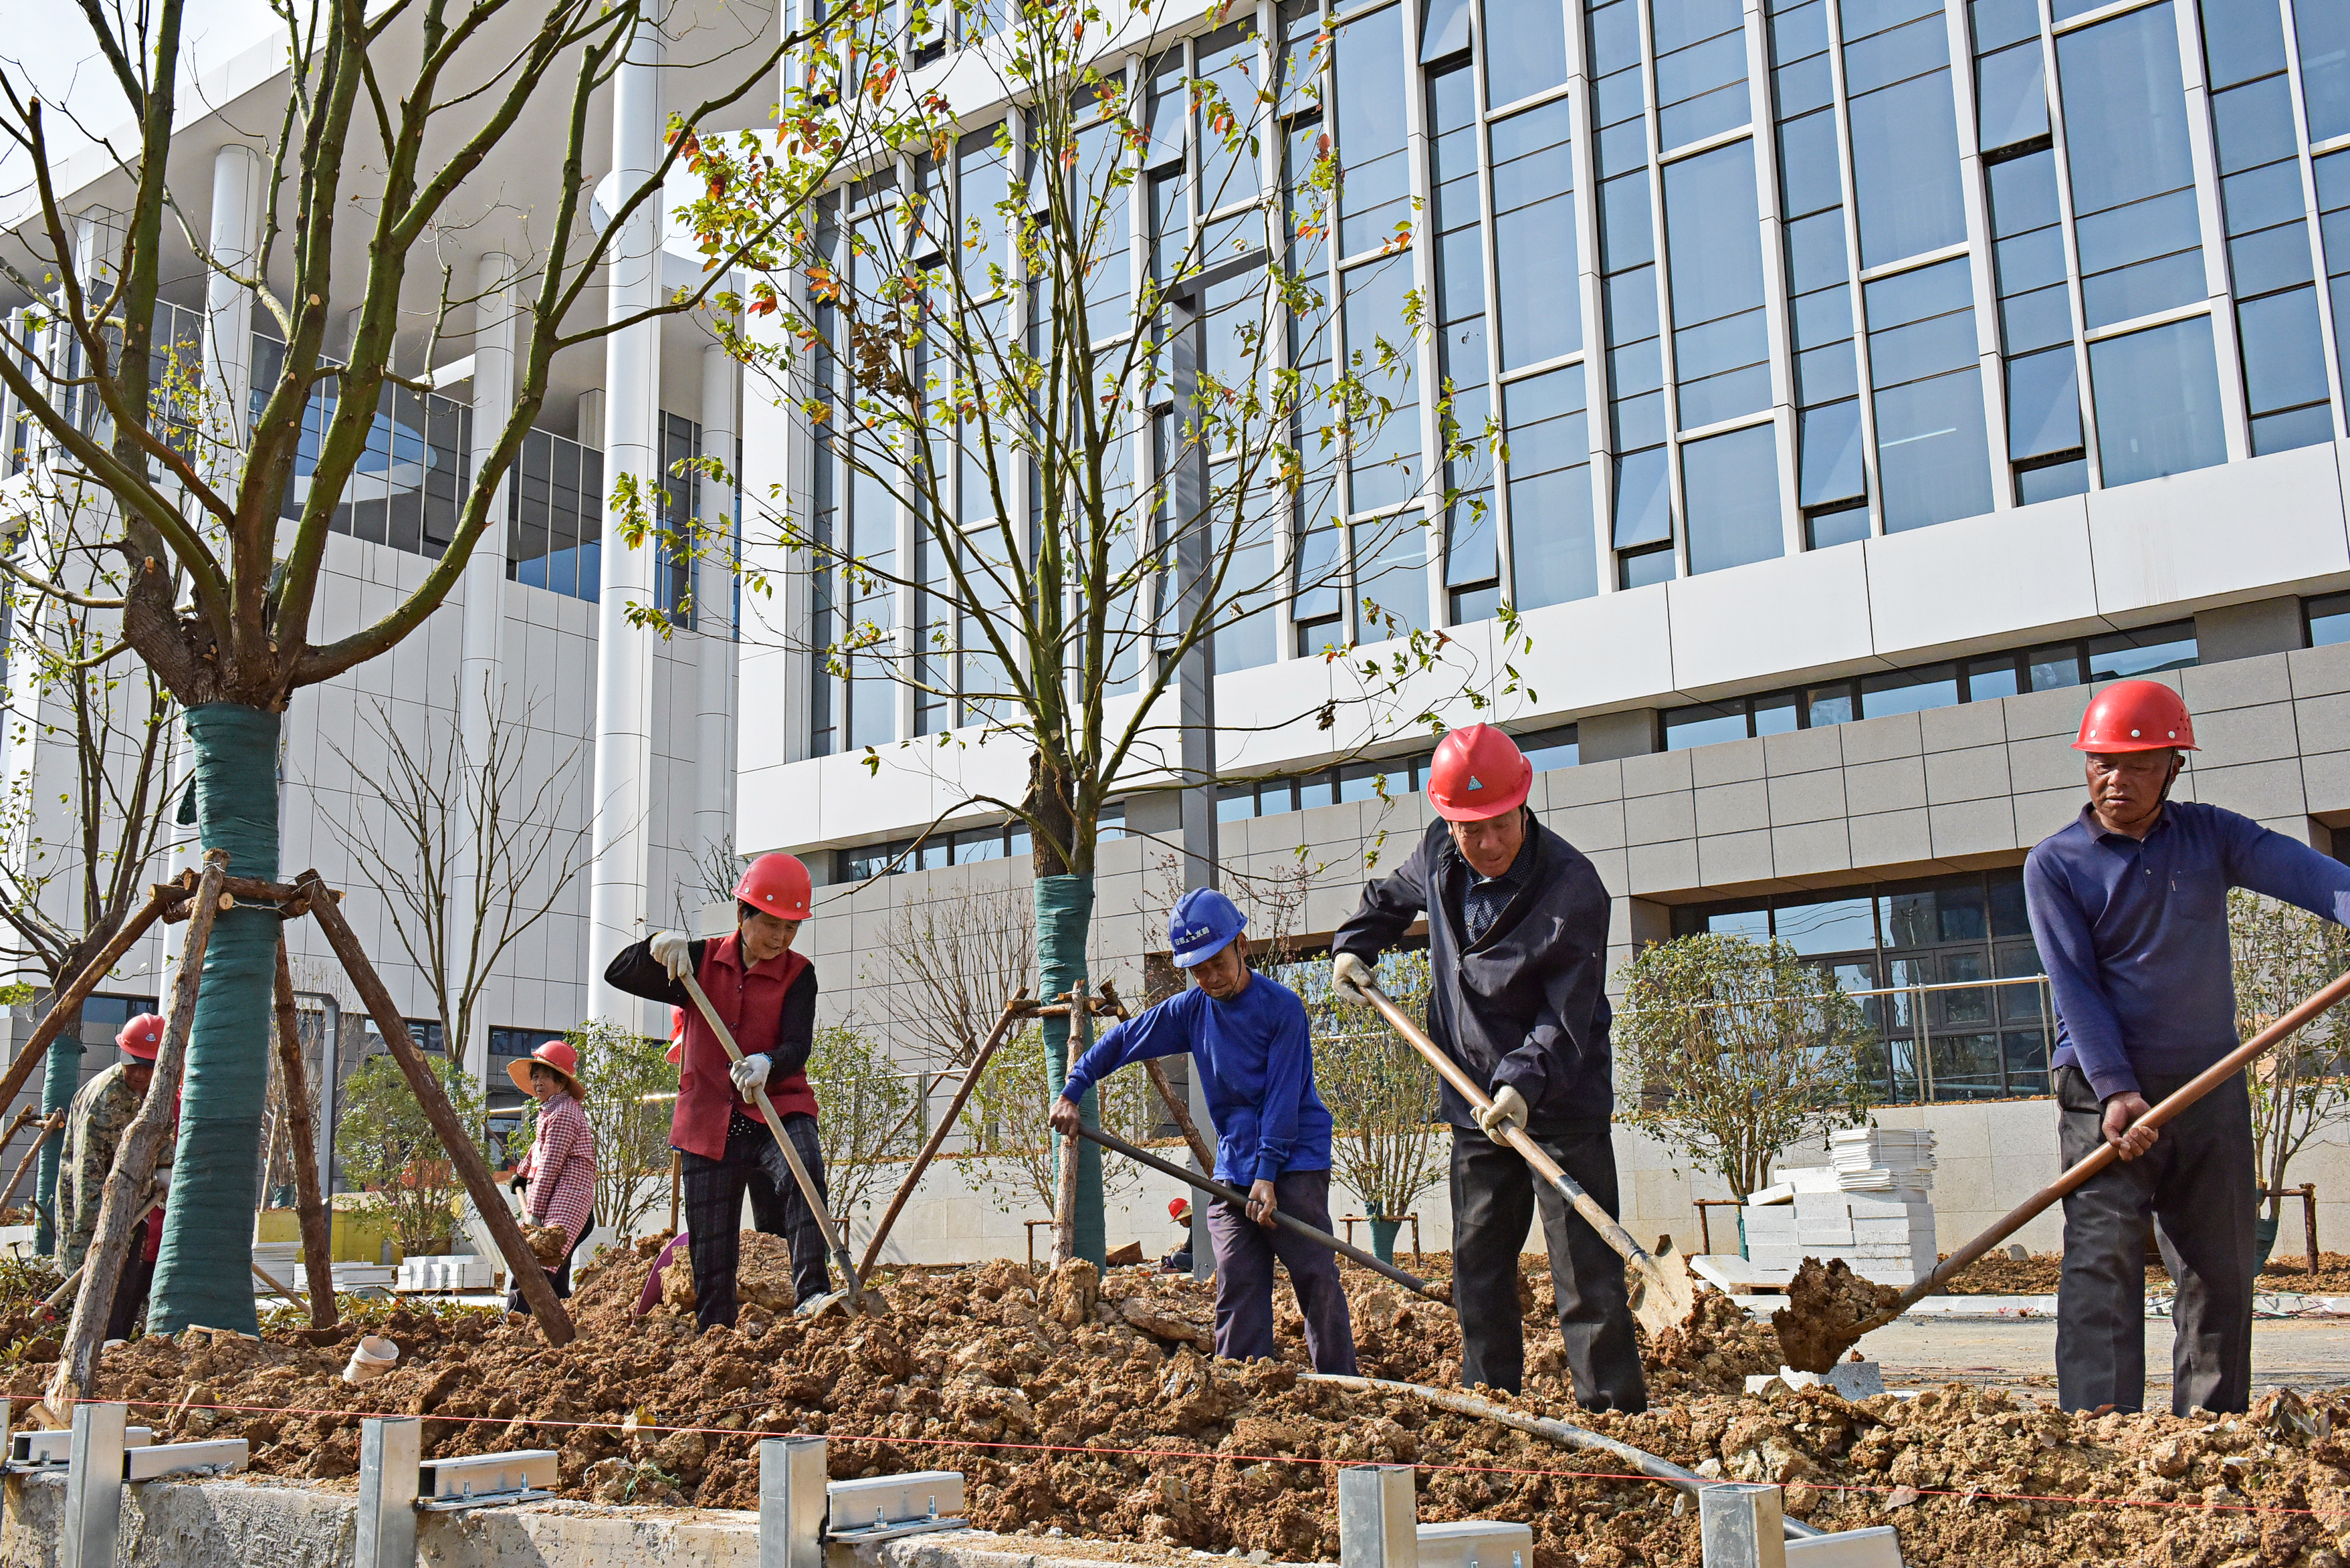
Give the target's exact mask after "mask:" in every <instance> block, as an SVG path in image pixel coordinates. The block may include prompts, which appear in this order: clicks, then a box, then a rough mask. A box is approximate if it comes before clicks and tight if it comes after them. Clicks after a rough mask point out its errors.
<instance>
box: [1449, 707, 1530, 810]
mask: <svg viewBox="0 0 2350 1568" xmlns="http://www.w3.org/2000/svg"><path fill="white" fill-rule="evenodd" d="M1533 787H1534V763H1531V762H1528V761H1527V760H1526V755H1525V753H1523V752H1521V751H1519V750H1518V743H1517V742H1515V741H1513V740H1512V739H1510V737H1509V736H1507V735H1505V734H1503V733H1502V732H1501V731H1499V730H1496V729H1495V728H1493V726H1492V725H1491V724H1465V725H1463V726H1461V728H1460V729H1458V730H1454V731H1452V732H1450V733H1449V734H1447V735H1446V736H1445V737H1444V739H1442V740H1440V741H1439V742H1436V758H1435V760H1434V761H1433V762H1431V763H1429V767H1428V803H1429V804H1430V805H1432V806H1434V807H1436V815H1439V816H1440V817H1442V818H1444V820H1445V821H1447V822H1482V821H1484V820H1485V819H1486V818H1487V817H1489V816H1499V815H1502V814H1503V812H1505V811H1513V810H1515V809H1516V808H1517V807H1519V806H1521V805H1524V804H1525V801H1526V792H1527V791H1528V790H1529V789H1531V788H1533Z"/></svg>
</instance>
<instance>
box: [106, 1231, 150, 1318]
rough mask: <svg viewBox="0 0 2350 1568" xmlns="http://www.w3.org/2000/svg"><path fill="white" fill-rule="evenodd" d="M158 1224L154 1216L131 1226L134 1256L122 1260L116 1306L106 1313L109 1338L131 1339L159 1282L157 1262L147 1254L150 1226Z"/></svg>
mask: <svg viewBox="0 0 2350 1568" xmlns="http://www.w3.org/2000/svg"><path fill="white" fill-rule="evenodd" d="M154 1223H155V1221H154V1220H152V1219H146V1220H140V1221H139V1223H138V1224H137V1225H135V1226H133V1227H131V1231H130V1256H129V1257H127V1258H125V1259H123V1261H122V1278H121V1279H120V1280H119V1281H117V1282H115V1286H114V1306H113V1309H112V1310H111V1311H109V1313H108V1314H106V1337H107V1338H109V1339H129V1338H130V1331H131V1330H132V1329H133V1328H136V1327H137V1326H138V1325H139V1314H140V1312H141V1311H142V1310H143V1309H144V1308H145V1307H146V1305H147V1293H148V1291H149V1290H151V1289H152V1288H153V1286H154V1283H155V1263H154V1261H153V1260H152V1259H151V1258H149V1257H148V1256H147V1227H148V1226H150V1225H152V1224H154Z"/></svg>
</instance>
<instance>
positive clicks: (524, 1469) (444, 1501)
mask: <svg viewBox="0 0 2350 1568" xmlns="http://www.w3.org/2000/svg"><path fill="white" fill-rule="evenodd" d="M559 1462H560V1459H559V1456H558V1455H557V1454H556V1451H555V1450H554V1449H515V1450H513V1451H512V1452H509V1453H503V1454H468V1455H466V1456H465V1457H463V1458H462V1459H426V1460H425V1461H424V1462H423V1463H422V1464H421V1465H420V1466H419V1467H418V1471H419V1480H418V1483H417V1489H416V1490H417V1497H416V1507H417V1510H418V1511H420V1512H422V1513H458V1512H462V1511H464V1510H466V1509H473V1508H508V1507H512V1506H513V1505H515V1504H516V1503H525V1502H548V1501H553V1500H554V1498H555V1495H556V1493H555V1489H556V1487H557V1486H558V1485H560V1484H561V1477H560V1475H559V1474H558V1470H557V1467H558V1464H559Z"/></svg>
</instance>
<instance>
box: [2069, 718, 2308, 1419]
mask: <svg viewBox="0 0 2350 1568" xmlns="http://www.w3.org/2000/svg"><path fill="white" fill-rule="evenodd" d="M2073 748H2074V750H2075V751H2079V752H2085V753H2088V764H2087V776H2088V785H2089V803H2088V805H2086V806H2085V807H2084V808H2083V809H2082V812H2081V815H2080V817H2079V818H2078V819H2077V820H2076V821H2074V823H2072V824H2071V825H2070V826H2067V827H2065V828H2064V829H2062V830H2061V831H2059V832H2056V833H2054V834H2051V835H2050V836H2048V837H2046V838H2044V839H2043V840H2041V841H2040V844H2039V845H2038V846H2036V847H2035V848H2034V849H2033V851H2032V857H2031V858H2030V859H2029V860H2027V861H2025V862H2024V867H2023V891H2024V898H2025V903H2026V906H2027V908H2028V909H2030V911H2031V915H2032V935H2033V940H2035V941H2036V942H2037V943H2038V944H2039V948H2040V961H2041V964H2042V967H2043V968H2044V969H2045V970H2046V971H2047V972H2048V980H2049V984H2050V987H2051V989H2052V990H2053V991H2054V992H2055V998H2056V1054H2055V1056H2054V1059H2053V1060H2052V1062H2051V1064H2050V1065H2051V1066H2052V1067H2053V1068H2054V1075H2055V1089H2056V1104H2057V1107H2058V1112H2059V1120H2058V1122H2057V1133H2056V1138H2057V1148H2058V1151H2059V1154H2060V1157H2061V1158H2062V1159H2063V1161H2064V1164H2065V1165H2066V1166H2068V1167H2069V1166H2071V1165H2073V1164H2074V1163H2075V1162H2077V1161H2079V1160H2082V1159H2085V1158H2087V1157H2088V1156H2089V1155H2090V1154H2091V1153H2092V1152H2094V1151H2095V1149H2096V1148H2097V1147H2098V1146H2099V1144H2100V1143H2108V1144H2112V1145H2114V1146H2115V1147H2116V1149H2117V1150H2118V1151H2119V1154H2120V1158H2119V1159H2118V1160H2117V1161H2116V1162H2115V1163H2114V1164H2112V1165H2108V1166H2107V1167H2106V1168H2105V1169H2104V1170H2102V1171H2100V1172H2099V1173H2098V1174H2097V1175H2095V1176H2094V1177H2092V1178H2091V1179H2089V1180H2088V1181H2087V1182H2085V1183H2084V1184H2083V1185H2082V1187H2081V1188H2080V1189H2079V1190H2077V1191H2075V1192H2074V1193H2073V1194H2072V1195H2071V1196H2070V1197H2068V1198H2066V1199H2064V1278H2063V1281H2062V1283H2061V1284H2060V1285H2059V1287H2058V1293H2057V1300H2056V1397H2057V1402H2058V1403H2059V1404H2060V1405H2062V1406H2063V1407H2064V1408H2065V1409H2067V1410H2095V1409H2098V1408H2100V1407H2112V1408H2115V1409H2118V1410H2126V1411H2135V1410H2137V1409H2140V1408H2142V1407H2143V1406H2144V1404H2145V1400H2146V1321H2145V1319H2146V1302H2145V1291H2146V1276H2145V1272H2144V1268H2143V1263H2142V1259H2143V1252H2142V1248H2143V1245H2144V1241H2143V1238H2144V1237H2145V1235H2146V1227H2147V1218H2148V1216H2153V1217H2155V1218H2157V1219H2159V1220H2161V1221H2162V1226H2161V1231H2160V1232H2159V1235H2160V1239H2161V1243H2162V1260H2163V1262H2164V1263H2165V1264H2166V1265H2167V1266H2168V1268H2169V1270H2170V1277H2171V1278H2172V1279H2173V1280H2174V1281H2176V1282H2178V1297H2177V1304H2176V1305H2175V1307H2174V1308H2173V1310H2172V1313H2171V1324H2172V1328H2173V1331H2174V1334H2175V1337H2174V1339H2173V1340H2172V1348H2171V1366H2172V1380H2171V1386H2170V1389H2171V1392H2170V1407H2171V1411H2172V1413H2173V1414H2174V1415H2179V1416H2184V1415H2186V1414H2187V1413H2188V1412H2189V1410H2192V1409H2195V1408H2197V1407H2202V1408H2204V1409H2207V1410H2213V1411H2231V1410H2241V1409H2243V1408H2244V1407H2246V1405H2247V1404H2248V1403H2249V1402H2250V1400H2251V1381H2252V1281H2253V1277H2254V1274H2255V1272H2256V1271H2255V1269H2254V1267H2253V1251H2254V1244H2253V1237H2252V1222H2253V1218H2254V1211H2255V1210H2256V1209H2257V1208H2258V1206H2259V1205H2258V1201H2257V1197H2256V1193H2255V1189H2256V1188H2257V1187H2258V1185H2259V1181H2258V1178H2257V1176H2256V1174H2255V1172H2254V1171H2253V1168H2252V1124H2251V1100H2250V1098H2249V1096H2247V1094H2246V1092H2245V1085H2244V1075H2242V1074H2241V1073H2239V1074H2237V1075H2235V1076H2234V1077H2232V1078H2230V1079H2229V1080H2228V1082H2226V1083H2225V1084H2222V1085H2220V1086H2219V1087H2218V1088H2216V1089H2214V1090H2212V1091H2211V1092H2210V1094H2208V1095H2206V1096H2203V1098H2201V1099H2199V1100H2198V1101H2196V1102H2195V1104H2194V1105H2192V1106H2189V1107H2188V1108H2187V1109H2186V1110H2185V1111H2184V1112H2182V1113H2181V1114H2180V1115H2179V1116H2178V1117H2177V1118H2176V1119H2175V1120H2173V1121H2171V1122H2170V1123H2168V1125H2166V1126H2164V1127H2160V1128H2159V1129H2157V1128H2153V1127H2136V1126H2134V1125H2133V1124H2135V1123H2136V1122H2137V1119H2138V1118H2139V1117H2141V1116H2145V1115H2146V1113H2147V1110H2148V1109H2149V1108H2150V1107H2151V1106H2152V1105H2153V1104H2154V1102H2156V1101H2158V1100H2160V1099H2162V1098H2164V1097H2165V1096H2168V1095H2169V1094H2171V1093H2172V1092H2173V1091H2175V1090H2177V1089H2178V1088H2179V1087H2180V1086H2181V1085H2184V1084H2185V1083H2186V1082H2187V1081H2188V1080H2189V1079H2190V1078H2192V1077H2194V1076H2195V1075H2197V1074H2198V1073H2199V1072H2201V1071H2202V1070H2203V1069H2204V1068H2206V1067H2209V1066H2210V1065H2211V1064H2213V1063H2214V1062H2217V1061H2218V1060H2219V1059H2220V1057H2222V1056H2224V1055H2226V1054H2228V1053H2229V1052H2230V1051H2232V1050H2234V1049H2235V1047H2236V1044H2237V1032H2236V1028H2237V1025H2236V988H2235V974H2234V971H2233V969H2232V967H2231V964H2230V953H2229V948H2228V889H2229V888H2251V890H2252V891H2254V892H2256V893H2265V894H2267V895H2268V896H2269V897H2270V898H2279V899H2282V900H2283V901H2284V902H2286V903H2288V904H2298V905H2299V906H2301V908H2303V909H2308V910H2310V911H2311V912H2313V913H2314V914H2318V915H2322V916H2324V918H2325V919H2329V920H2334V921H2336V922H2340V923H2345V924H2350V866H2345V865H2344V864H2343V863H2342V862H2340V861H2338V860H2334V859H2330V858H2328V857H2325V856H2324V855H2320V854H2319V853H2317V851H2315V850H2314V849H2312V848H2310V847H2309V846H2307V845H2304V844H2299V843H2295V842H2294V841H2293V840H2292V839H2290V838H2287V837H2286V836H2284V835H2282V834H2281V833H2276V832H2272V831H2271V830H2270V829H2268V828H2265V827H2262V826H2261V825H2260V824H2259V823H2256V822H2254V821H2252V820H2251V819H2250V818H2249V817H2243V816H2239V815H2236V814H2235V813H2234V812H2232V811H2222V810H2220V808H2219V807H2217V806H2212V805H2199V804H2197V803H2195V802H2192V801H2175V800H2172V799H2170V798H2169V796H2170V788H2171V785H2172V784H2173V783H2174V782H2175V781H2176V780H2177V779H2178V770H2179V767H2180V765H2181V764H2182V763H2184V762H2185V761H2186V756H2185V753H2188V752H2191V751H2194V750H2196V749H2197V747H2196V744H2195V725H2194V722H2193V720H2192V719H2191V718H2189V715H2188V711H2187V704H2186V703H2185V702H2183V701H2180V700H2179V696H2178V693H2177V692H2176V691H2172V690H2171V689H2170V688H2169V687H2168V686H2164V685H2161V684H2159V683H2158V682H2155V681H2152V680H2121V681H2116V683H2114V684H2113V685H2111V686H2108V687H2106V689H2105V690H2104V691H2100V692H2098V693H2097V695H2096V696H2095V699H2093V700H2092V701H2090V703H2089V711H2088V712H2087V713H2086V714H2085V715H2084V716H2083V718H2082V720H2081V733H2080V738H2079V739H2078V740H2076V741H2074V742H2073Z"/></svg>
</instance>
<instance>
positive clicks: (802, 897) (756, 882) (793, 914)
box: [734, 851, 814, 920]
mask: <svg viewBox="0 0 2350 1568" xmlns="http://www.w3.org/2000/svg"><path fill="white" fill-rule="evenodd" d="M813 891H814V888H813V886H812V884H811V883H810V882H809V880H808V868H807V867H805V866H803V865H801V864H800V857H798V856H796V855H785V854H783V853H782V852H781V851H778V852H777V853H775V854H773V855H762V856H760V857H758V858H757V859H756V860H754V861H752V862H751V864H750V865H749V866H747V867H744V868H743V879H742V880H741V881H740V882H737V883H735V884H734V901H735V902H736V903H738V904H748V905H749V906H751V908H753V909H756V910H758V911H759V913H761V914H763V915H773V916H775V918H776V919H779V920H805V919H807V918H808V898H809V895H810V894H811V893H812V892H813Z"/></svg>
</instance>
